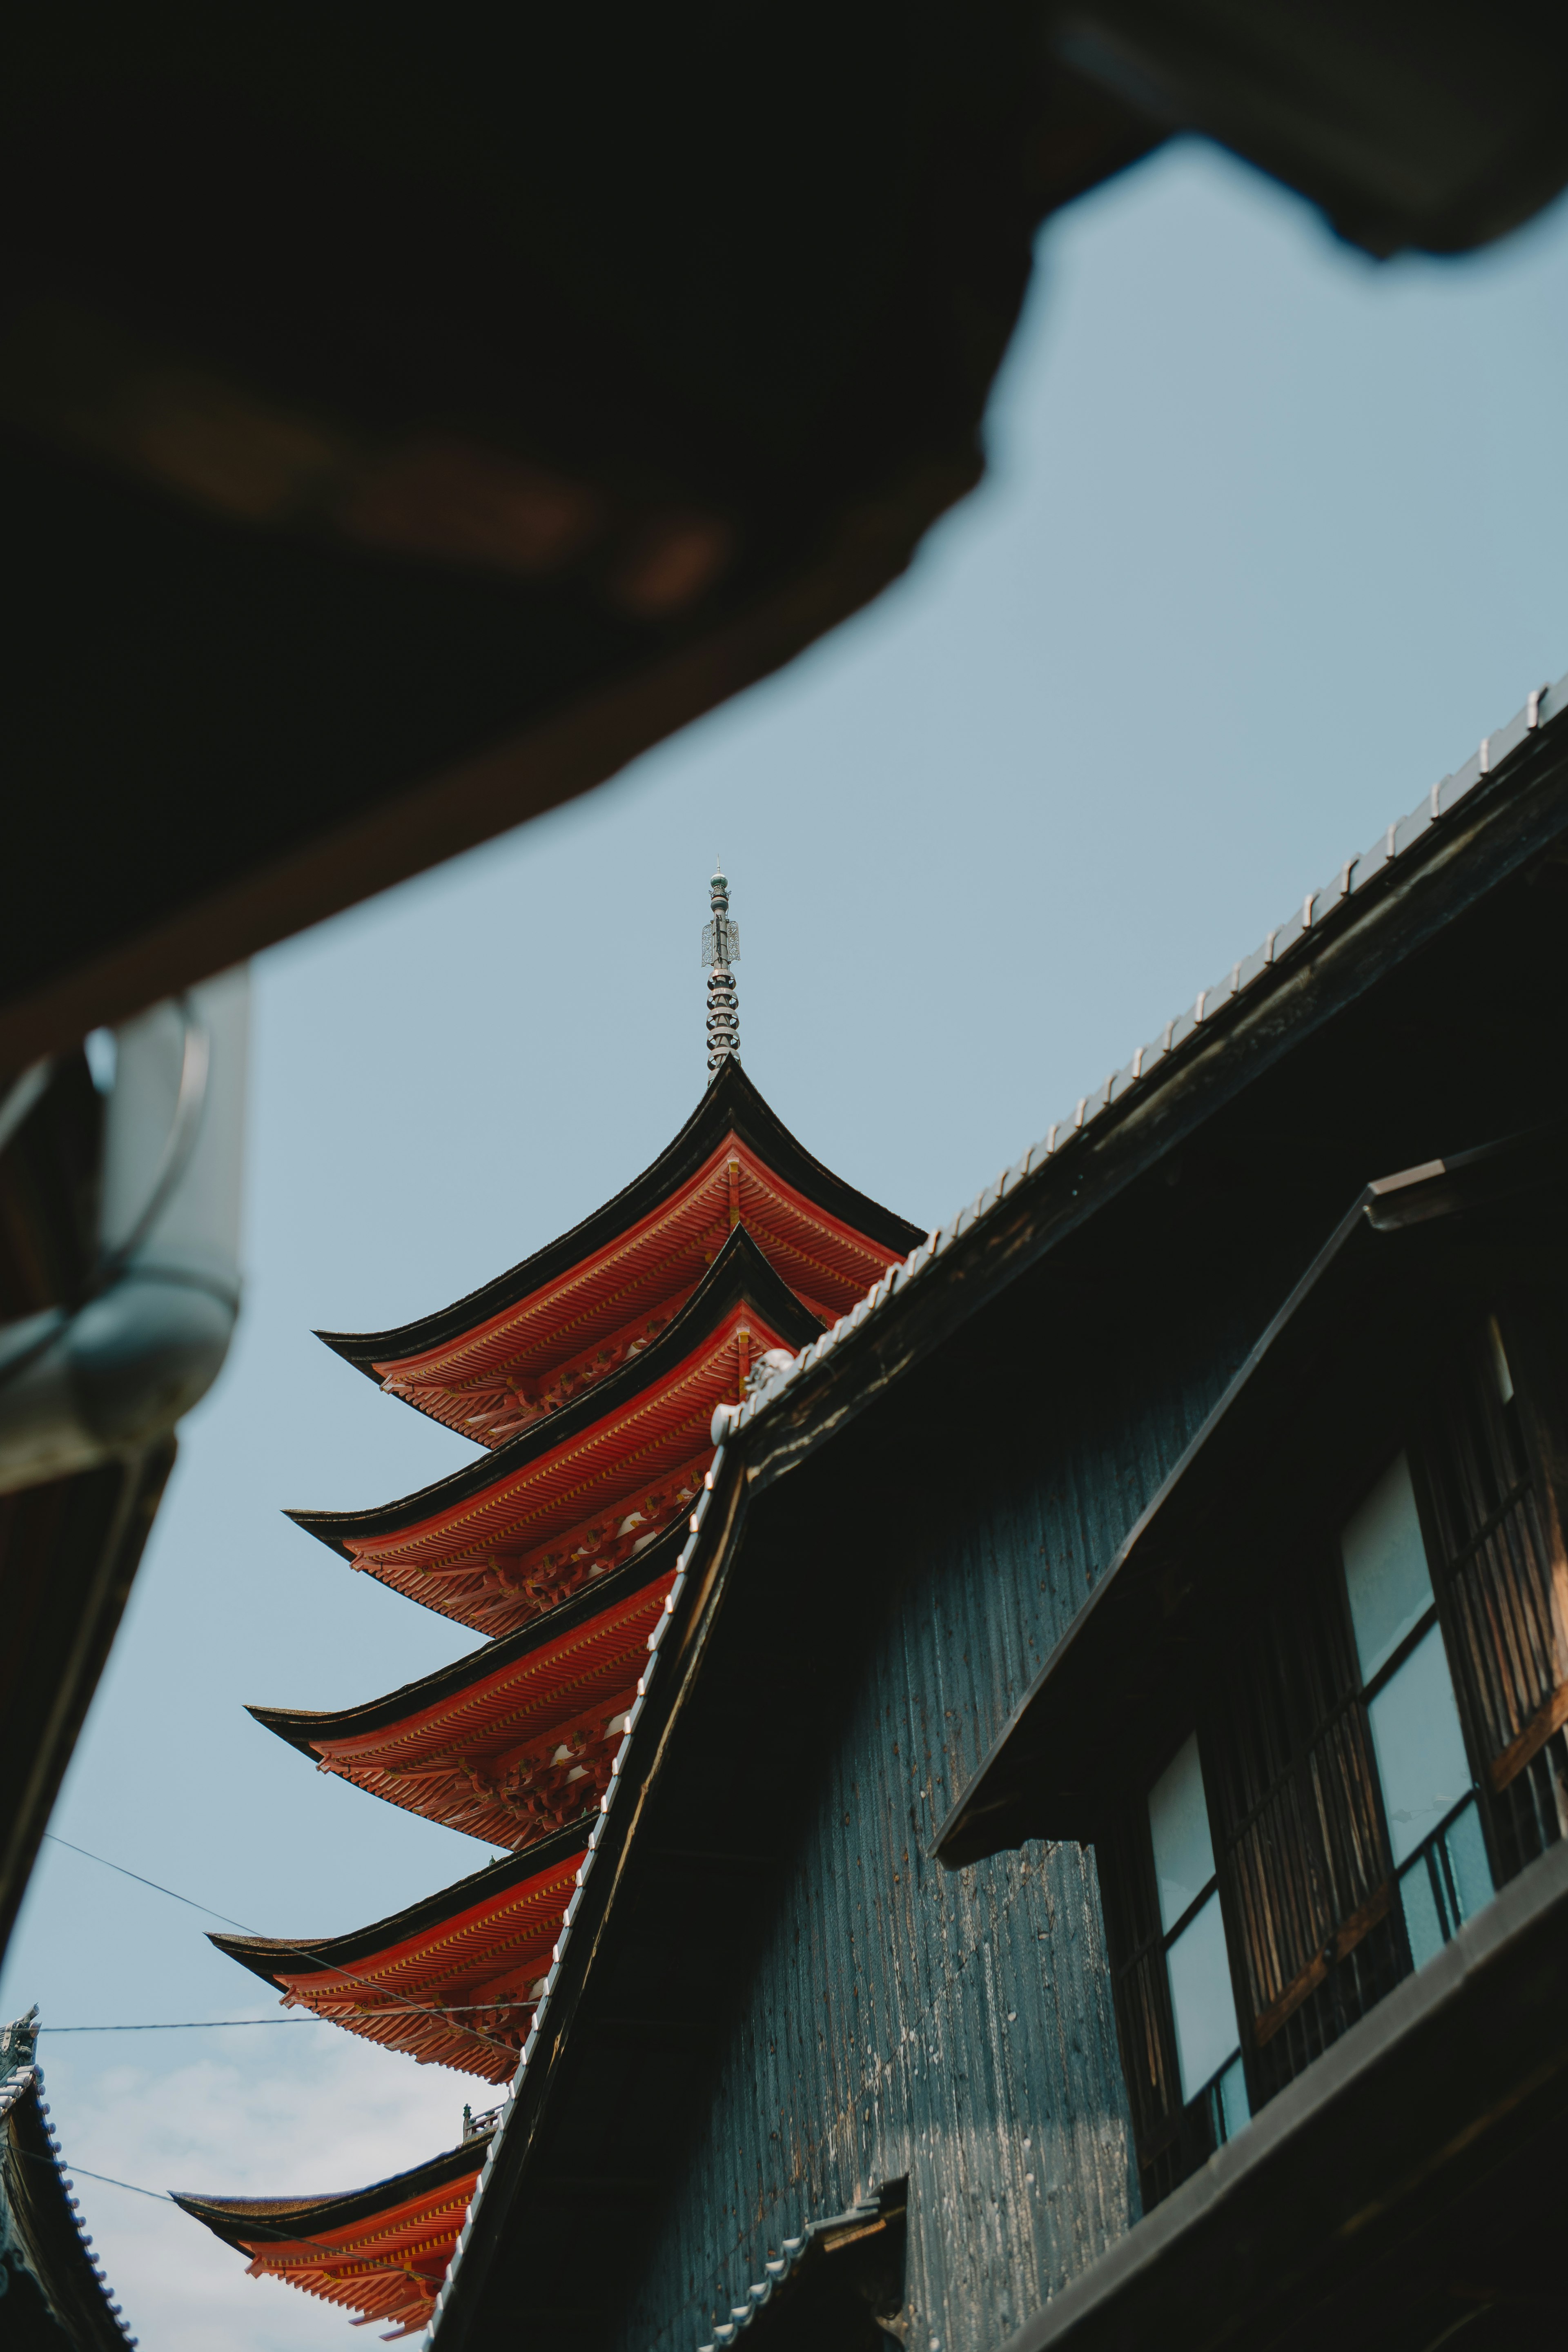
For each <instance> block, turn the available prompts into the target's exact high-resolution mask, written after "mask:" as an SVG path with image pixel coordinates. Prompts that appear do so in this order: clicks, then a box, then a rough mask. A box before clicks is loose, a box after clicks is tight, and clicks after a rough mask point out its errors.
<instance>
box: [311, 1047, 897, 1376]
mask: <svg viewBox="0 0 1568 2352" xmlns="http://www.w3.org/2000/svg"><path fill="white" fill-rule="evenodd" d="M731 1132H733V1133H734V1134H736V1135H738V1136H739V1137H740V1138H741V1139H742V1142H744V1143H748V1144H750V1145H751V1147H752V1150H754V1151H755V1152H756V1154H757V1157H758V1158H759V1159H760V1160H763V1161H764V1162H765V1163H766V1164H767V1166H768V1167H770V1168H771V1169H773V1171H774V1173H775V1174H777V1175H779V1176H782V1177H783V1178H784V1181H785V1182H786V1183H788V1184H792V1185H793V1186H794V1187H795V1191H796V1192H802V1193H804V1194H805V1197H806V1199H807V1200H809V1201H812V1202H815V1203H816V1206H817V1207H818V1208H820V1209H824V1210H826V1212H827V1213H828V1214H829V1215H830V1216H832V1217H836V1218H837V1220H838V1222H839V1223H841V1224H846V1225H848V1226H849V1227H850V1228H851V1229H852V1230H853V1231H854V1232H856V1233H858V1234H865V1235H866V1237H867V1238H868V1240H870V1241H873V1242H876V1243H878V1244H880V1246H881V1247H882V1248H884V1249H887V1250H889V1251H891V1252H892V1254H893V1255H895V1256H897V1257H904V1256H907V1255H908V1254H909V1252H910V1250H911V1249H914V1248H916V1247H918V1246H919V1244H921V1242H922V1241H923V1240H924V1239H925V1234H924V1233H923V1231H921V1228H919V1227H918V1226H915V1225H911V1224H910V1223H909V1222H908V1220H907V1219H906V1218H903V1217H900V1216H895V1215H894V1213H893V1212H892V1211H891V1210H890V1209H884V1208H882V1207H881V1206H879V1203H878V1202H875V1201H871V1200H868V1198H867V1197H866V1195H865V1193H864V1192H856V1190H855V1189H854V1187H853V1186H852V1185H849V1184H846V1183H844V1182H843V1181H842V1180H841V1179H840V1178H838V1177H837V1176H835V1174H834V1173H833V1171H832V1170H831V1169H830V1168H825V1167H824V1166H823V1164H822V1162H821V1160H815V1159H813V1157H812V1155H811V1153H810V1152H809V1151H807V1150H806V1149H805V1145H804V1144H802V1143H800V1142H798V1141H797V1140H796V1139H795V1137H794V1136H793V1135H792V1134H791V1133H790V1131H789V1129H788V1128H787V1127H785V1126H784V1122H783V1120H782V1119H781V1118H779V1117H778V1116H777V1114H776V1113H775V1112H774V1111H773V1109H772V1108H771V1107H770V1105H769V1104H768V1103H767V1102H766V1101H765V1100H764V1098H763V1096H762V1094H761V1093H760V1092H759V1091H758V1089H757V1087H754V1086H753V1085H752V1081H751V1079H750V1078H749V1077H748V1076H746V1074H745V1072H744V1070H742V1067H741V1065H740V1063H739V1062H738V1061H737V1060H735V1058H734V1056H733V1055H731V1056H729V1057H728V1058H727V1059H726V1060H725V1061H724V1062H723V1063H722V1064H721V1066H720V1068H719V1071H718V1073H717V1075H716V1076H714V1077H713V1078H712V1079H711V1080H710V1083H709V1085H708V1087H707V1088H706V1090H705V1091H704V1093H703V1096H702V1098H701V1100H700V1102H699V1104H698V1105H697V1108H696V1109H695V1110H694V1111H693V1112H692V1114H691V1117H690V1118H689V1119H688V1120H687V1122H686V1124H685V1126H684V1127H683V1128H682V1129H681V1130H680V1132H679V1135H678V1136H676V1138H675V1139H674V1140H673V1142H671V1143H669V1144H668V1145H667V1146H666V1147H665V1149H664V1150H662V1151H661V1152H660V1153H659V1155H658V1159H657V1160H654V1161H653V1162H652V1163H651V1164H650V1165H649V1166H648V1167H647V1168H645V1169H644V1170H643V1172H642V1174H641V1175H640V1176H635V1177H634V1178H633V1179H632V1181H631V1182H630V1183H629V1184H627V1185H626V1186H625V1187H624V1188H623V1190H622V1191H620V1192H617V1193H616V1195H615V1197H614V1199H613V1200H610V1201H606V1202H605V1205H604V1207H603V1208H600V1209H595V1211H594V1213H593V1214H592V1215H591V1216H588V1217H584V1220H583V1222H582V1223H581V1224H578V1225H574V1226H573V1228H572V1230H571V1232H570V1233H567V1234H562V1235H561V1236H560V1238H559V1239H558V1240H556V1241H552V1242H550V1243H547V1244H546V1245H545V1247H544V1248H543V1249H542V1250H536V1251H535V1252H534V1254H533V1255H532V1256H531V1257H525V1258H524V1259H522V1261H521V1264H519V1265H514V1266H511V1267H510V1268H509V1270H508V1271H507V1272H506V1273H505V1274H500V1275H497V1276H495V1278H494V1280H493V1281H490V1282H487V1283H486V1284H485V1285H484V1286H483V1287H482V1288H481V1289H479V1290H473V1291H470V1292H469V1293H468V1297H466V1298H458V1299H456V1300H454V1302H453V1304H452V1305H451V1306H450V1307H440V1308H439V1309H437V1312H436V1313H435V1314H432V1315H422V1316H420V1317H418V1318H416V1320H415V1321H414V1322H412V1323H403V1324H399V1325H398V1326H397V1327H396V1328H395V1329H392V1330H388V1331H318V1332H317V1334H316V1337H317V1339H324V1340H325V1341H326V1343H327V1346H328V1347H329V1348H331V1349H334V1350H335V1351H336V1353H337V1354H338V1355H340V1356H342V1358H343V1360H344V1361H345V1362H347V1363H350V1364H353V1365H354V1366H355V1367H356V1368H357V1369H358V1370H360V1371H362V1372H363V1373H365V1374H366V1375H367V1377H368V1378H369V1379H371V1380H373V1381H377V1383H378V1384H379V1381H380V1378H381V1375H380V1374H379V1373H378V1372H377V1370H376V1369H375V1367H376V1365H377V1364H385V1363H389V1362H390V1363H397V1362H401V1361H402V1360H404V1359H405V1357H409V1356H417V1355H423V1354H424V1353H425V1352H426V1350H427V1349H432V1348H439V1347H443V1346H447V1345H449V1344H450V1343H451V1342H452V1341H453V1340H456V1339H461V1338H462V1337H463V1335H464V1334H465V1333H466V1332H468V1331H471V1330H473V1329H474V1328H475V1327H476V1326H477V1325H479V1324H481V1323H488V1322H489V1320H490V1318H492V1317H493V1316H496V1315H500V1314H504V1312H505V1311H506V1309H507V1308H508V1307H516V1306H518V1305H519V1304H520V1303H521V1301H522V1300H523V1299H525V1298H526V1297H528V1296H529V1295H530V1293H531V1292H532V1291H535V1290H540V1289H542V1288H543V1286H544V1285H545V1284H546V1283H550V1282H553V1281H555V1280H557V1279H558V1277H559V1276H562V1275H563V1274H566V1273H569V1272H570V1270H571V1268H572V1267H573V1266H574V1265H580V1264H581V1262H582V1261H583V1260H584V1258H587V1257H592V1256H595V1255H597V1253H598V1252H599V1251H600V1250H602V1249H605V1248H606V1247H607V1246H608V1245H609V1244H611V1243H612V1242H614V1241H615V1240H616V1239H617V1238H618V1236H619V1235H620V1234H624V1233H625V1232H626V1231H627V1229H628V1228H629V1227H630V1226H632V1225H636V1224H638V1223H641V1221H642V1219H643V1218H644V1217H646V1216H647V1215H649V1214H650V1213H652V1212H653V1211H654V1210H655V1209H657V1208H658V1206H659V1204H660V1202H664V1201H667V1200H668V1198H669V1196H670V1194H671V1193H672V1192H678V1191H679V1188H680V1186H681V1185H682V1184H684V1183H685V1182H686V1181H687V1179H688V1178H689V1177H690V1176H692V1175H694V1174H695V1173H696V1171H697V1170H698V1169H700V1167H701V1166H702V1164H703V1162H704V1160H707V1159H708V1158H709V1156H710V1153H711V1152H712V1151H713V1150H715V1149H716V1147H717V1146H718V1145H719V1144H720V1143H721V1141H722V1140H723V1139H724V1137H725V1136H726V1135H728V1134H730V1133H731Z"/></svg>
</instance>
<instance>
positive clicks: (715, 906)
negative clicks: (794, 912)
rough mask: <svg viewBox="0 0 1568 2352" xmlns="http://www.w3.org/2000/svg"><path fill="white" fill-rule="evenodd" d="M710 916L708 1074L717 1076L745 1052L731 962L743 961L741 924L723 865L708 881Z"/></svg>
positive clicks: (706, 937) (705, 934)
mask: <svg viewBox="0 0 1568 2352" xmlns="http://www.w3.org/2000/svg"><path fill="white" fill-rule="evenodd" d="M708 899H709V904H710V907H711V908H712V910H713V911H712V915H711V917H710V919H709V920H708V921H707V922H706V923H704V924H703V926H702V961H703V962H704V963H705V964H706V965H707V967H708V1075H709V1076H710V1078H712V1077H716V1076H718V1073H719V1072H720V1070H721V1069H722V1067H723V1066H724V1064H725V1063H726V1062H727V1061H728V1060H729V1058H730V1055H731V1054H733V1055H735V1057H736V1059H737V1060H739V1058H740V1053H741V1013H740V1003H739V1000H738V999H737V997H736V994H735V975H734V973H733V971H731V968H730V967H731V964H737V963H739V962H740V961H741V926H740V924H739V923H732V922H731V920H730V884H729V879H728V877H726V875H725V873H724V871H723V868H722V867H720V868H718V870H717V871H716V872H715V873H714V876H713V878H712V880H711V881H710V883H709V885H708Z"/></svg>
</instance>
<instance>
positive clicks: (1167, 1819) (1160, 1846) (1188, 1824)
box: [1149, 1731, 1214, 1933]
mask: <svg viewBox="0 0 1568 2352" xmlns="http://www.w3.org/2000/svg"><path fill="white" fill-rule="evenodd" d="M1149 1828H1150V1831H1151V1832H1152V1836H1153V1840H1154V1875H1155V1877H1156V1878H1157V1879H1158V1881H1159V1883H1160V1925H1161V1927H1163V1928H1164V1929H1165V1930H1166V1931H1167V1933H1168V1932H1169V1930H1170V1929H1171V1928H1172V1927H1174V1926H1175V1923H1176V1921H1177V1920H1178V1919H1179V1918H1180V1917H1181V1916H1182V1914H1183V1912H1184V1911H1187V1910H1190V1909H1191V1907H1192V1906H1193V1905H1194V1903H1195V1902H1196V1901H1197V1899H1198V1896H1199V1895H1201V1894H1202V1893H1203V1891H1204V1888H1205V1886H1206V1885H1208V1883H1209V1880H1210V1879H1211V1878H1212V1877H1213V1876H1214V1844H1213V1842H1212V1840H1211V1839H1210V1836H1209V1809H1208V1805H1207V1803H1206V1802H1205V1798H1204V1773H1203V1766H1202V1765H1201V1764H1200V1763H1199V1762H1198V1735H1197V1733H1196V1732H1195V1731H1194V1733H1193V1734H1192V1736H1191V1738H1189V1739H1188V1740H1187V1741H1186V1743H1185V1745H1184V1747H1182V1748H1178V1749H1177V1750H1176V1753H1175V1755H1174V1756H1173V1758H1172V1759H1171V1761H1170V1762H1169V1764H1167V1765H1166V1767H1165V1769H1164V1770H1163V1772H1162V1773H1161V1775H1160V1777H1159V1779H1158V1780H1156V1781H1155V1783H1154V1785H1153V1787H1152V1789H1151V1790H1150V1791H1149Z"/></svg>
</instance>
